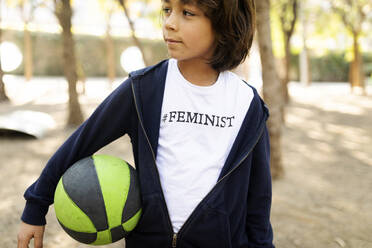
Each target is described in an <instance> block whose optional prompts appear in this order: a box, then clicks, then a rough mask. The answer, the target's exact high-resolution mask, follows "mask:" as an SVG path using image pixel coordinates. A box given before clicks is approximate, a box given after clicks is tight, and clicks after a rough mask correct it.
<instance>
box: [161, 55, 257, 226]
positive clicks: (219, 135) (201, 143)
mask: <svg viewBox="0 0 372 248" xmlns="http://www.w3.org/2000/svg"><path fill="white" fill-rule="evenodd" d="M252 98H253V91H252V89H251V88H250V87H249V86H248V85H247V84H245V83H244V82H243V81H242V80H241V79H240V78H239V77H238V76H237V75H235V74H234V73H232V72H229V71H226V72H222V73H220V74H219V77H218V79H217V81H216V82H215V83H214V84H213V85H211V86H196V85H194V84H192V83H190V82H188V81H187V80H186V79H185V78H184V77H183V76H182V74H181V72H180V71H179V69H178V66H177V61H176V60H175V59H170V60H169V65H168V73H167V77H166V82H165V91H164V99H163V105H162V111H161V123H160V130H159V144H158V150H157V157H156V163H157V166H158V171H159V175H160V181H161V184H162V188H163V192H164V197H165V201H166V203H167V207H168V212H169V215H170V219H171V222H172V225H173V229H174V231H175V232H178V230H179V229H180V228H181V226H182V225H183V223H184V222H185V221H186V219H187V218H188V217H189V215H190V214H191V213H192V211H193V210H194V209H195V208H196V206H197V205H198V203H199V202H200V201H201V200H202V199H203V198H204V197H205V196H206V195H207V194H208V192H209V191H210V190H211V189H212V188H213V186H214V185H215V184H216V182H217V179H218V177H219V175H220V172H221V169H222V167H223V165H224V163H225V160H226V158H227V156H228V154H229V152H230V150H231V147H232V145H233V143H234V141H235V138H236V136H237V134H238V132H239V129H240V126H241V124H242V122H243V119H244V117H245V115H246V113H247V110H248V108H249V106H250V103H251V101H252Z"/></svg>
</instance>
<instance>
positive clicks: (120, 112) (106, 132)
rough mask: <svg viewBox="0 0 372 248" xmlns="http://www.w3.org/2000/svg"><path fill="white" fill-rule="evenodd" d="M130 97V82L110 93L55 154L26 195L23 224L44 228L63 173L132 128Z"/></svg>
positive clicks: (131, 96)
mask: <svg viewBox="0 0 372 248" xmlns="http://www.w3.org/2000/svg"><path fill="white" fill-rule="evenodd" d="M134 117H135V118H136V116H135V115H134V114H133V95H132V91H131V83H130V81H129V80H127V81H125V82H124V83H123V84H121V85H120V86H119V87H118V88H117V89H116V90H115V91H113V92H112V93H111V94H110V95H109V96H108V97H107V98H106V99H105V100H104V101H103V102H102V103H101V104H100V105H99V106H98V107H97V109H96V110H95V111H94V113H93V114H92V115H91V116H90V117H89V119H88V120H86V121H85V122H84V123H83V124H82V125H81V126H80V127H79V128H78V129H77V130H76V131H75V132H74V133H73V134H72V135H71V136H70V137H69V138H68V139H67V140H66V141H65V143H64V144H63V145H62V146H61V147H60V148H59V149H58V150H57V152H56V153H55V154H54V155H53V156H52V157H51V159H50V160H49V161H48V163H47V164H46V166H45V168H44V170H43V171H42V173H41V175H40V177H39V178H38V179H37V181H36V182H34V183H33V184H32V185H31V186H30V187H29V188H28V189H27V190H26V192H25V194H24V197H25V199H26V200H27V202H26V207H25V209H24V211H23V214H22V217H21V219H22V221H23V222H25V223H27V224H31V225H45V223H46V221H45V215H46V213H47V212H48V208H49V205H51V204H52V203H53V197H54V191H55V188H56V186H57V183H58V181H59V179H60V178H61V176H62V175H63V173H64V172H65V171H66V170H67V169H68V168H69V167H70V166H71V165H72V164H73V163H75V162H76V161H78V160H80V159H82V158H84V157H87V156H90V155H92V154H93V153H95V152H96V151H97V150H99V149H100V148H101V147H103V146H105V145H106V144H108V143H110V142H111V141H113V140H115V139H117V138H119V137H120V136H122V135H124V134H125V133H129V134H131V130H132V128H131V126H133V118H134Z"/></svg>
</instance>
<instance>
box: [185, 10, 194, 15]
mask: <svg viewBox="0 0 372 248" xmlns="http://www.w3.org/2000/svg"><path fill="white" fill-rule="evenodd" d="M183 14H184V15H185V16H195V14H194V13H192V12H190V11H187V10H184V11H183Z"/></svg>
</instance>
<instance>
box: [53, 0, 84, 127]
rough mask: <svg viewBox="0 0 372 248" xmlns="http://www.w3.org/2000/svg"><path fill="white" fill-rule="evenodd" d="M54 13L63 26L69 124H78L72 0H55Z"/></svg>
mask: <svg viewBox="0 0 372 248" xmlns="http://www.w3.org/2000/svg"><path fill="white" fill-rule="evenodd" d="M53 1H54V13H55V15H56V17H57V19H58V22H59V24H60V25H61V27H62V40H63V62H64V66H63V67H64V68H63V69H64V74H65V77H66V79H67V82H68V92H69V101H68V109H69V113H68V118H67V125H68V126H76V125H79V124H81V123H82V122H83V113H82V111H81V108H80V103H79V99H78V94H77V91H76V83H77V81H78V74H77V63H76V56H75V41H74V38H73V35H72V32H71V18H72V15H73V10H72V7H71V2H70V0H53Z"/></svg>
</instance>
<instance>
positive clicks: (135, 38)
mask: <svg viewBox="0 0 372 248" xmlns="http://www.w3.org/2000/svg"><path fill="white" fill-rule="evenodd" d="M118 1H119V3H120V5H121V7H122V8H123V10H124V14H125V17H126V18H127V20H128V23H129V27H130V30H131V36H132V39H133V42H134V44H135V45H136V46H137V47H138V49H139V50H140V51H141V53H142V58H143V62H144V63H145V65H146V66H148V65H150V64H149V62H148V61H147V57H146V56H145V51H144V49H143V46H142V44H141V42H140V41H139V39H138V38H137V36H136V33H135V29H134V24H133V21H132V19H131V18H130V13H129V9H128V7H127V5H126V3H127V0H118Z"/></svg>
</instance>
